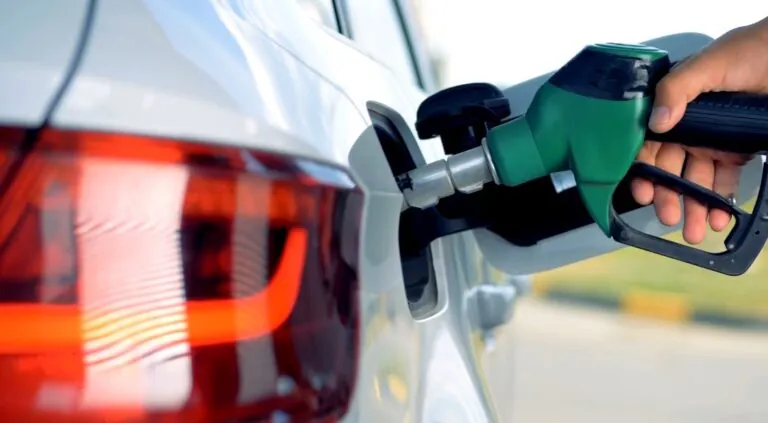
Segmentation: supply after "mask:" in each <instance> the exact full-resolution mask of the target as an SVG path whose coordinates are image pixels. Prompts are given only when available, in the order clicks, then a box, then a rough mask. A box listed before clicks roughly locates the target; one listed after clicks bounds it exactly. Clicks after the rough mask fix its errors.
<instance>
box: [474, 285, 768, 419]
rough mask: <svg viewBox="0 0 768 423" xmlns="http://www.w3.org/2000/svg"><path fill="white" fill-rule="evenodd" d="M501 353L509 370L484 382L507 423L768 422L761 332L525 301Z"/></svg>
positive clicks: (766, 355)
mask: <svg viewBox="0 0 768 423" xmlns="http://www.w3.org/2000/svg"><path fill="white" fill-rule="evenodd" d="M510 356H511V357H513V360H512V361H511V363H510V364H511V365H512V366H514V371H513V374H514V375H515V377H514V378H512V380H511V381H510V380H494V379H493V377H492V375H490V376H491V377H490V378H489V379H490V380H489V383H490V384H492V385H496V387H499V388H502V387H503V388H504V389H505V390H507V392H509V393H510V401H507V402H504V407H508V408H507V409H506V410H503V413H502V414H503V415H506V416H509V415H510V414H511V415H512V416H513V422H514V423H550V422H551V423H570V422H577V423H582V422H583V423H617V422H621V423H635V422H637V423H641V422H642V423H650V422H653V423H682V422H691V423H710V422H718V423H720V422H739V423H752V422H761V423H764V422H768V401H766V394H768V334H755V333H743V332H742V333H739V332H735V331H729V330H722V329H715V328H705V327H695V326H689V325H672V324H668V323H655V322H649V321H645V320H639V319H632V318H628V317H622V316H619V315H616V314H612V313H608V312H601V311H594V310H585V309H582V308H571V307H566V306H560V305H552V304H545V303H540V302H538V301H534V300H530V299H529V300H523V301H521V302H520V303H519V306H518V309H517V312H516V316H515V319H514V329H513V331H512V332H511V333H507V334H505V336H504V337H500V338H498V340H497V349H496V351H495V352H494V353H493V356H492V358H491V360H509V357H510ZM497 364H498V365H502V366H503V365H504V364H502V363H497ZM507 379H508V378H507ZM498 384H502V385H503V386H499V385H498ZM509 408H511V410H510V409H509ZM508 413H509V414H508Z"/></svg>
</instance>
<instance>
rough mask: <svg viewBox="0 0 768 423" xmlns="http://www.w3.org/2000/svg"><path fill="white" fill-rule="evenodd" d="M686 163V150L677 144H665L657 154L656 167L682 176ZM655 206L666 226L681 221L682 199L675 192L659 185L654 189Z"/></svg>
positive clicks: (657, 213)
mask: <svg viewBox="0 0 768 423" xmlns="http://www.w3.org/2000/svg"><path fill="white" fill-rule="evenodd" d="M684 163H685V150H683V148H682V147H681V146H679V145H677V144H669V143H665V144H663V145H662V146H661V147H660V148H659V152H658V153H657V154H656V163H655V165H656V167H659V168H661V169H663V170H666V171H667V172H670V173H672V174H675V175H680V174H681V172H682V170H683V164H684ZM653 192H654V195H653V204H654V206H655V208H656V215H657V216H658V217H659V220H660V221H661V222H662V223H663V224H665V225H669V226H672V225H676V224H677V223H678V222H679V221H680V199H679V196H678V194H677V193H676V192H675V191H672V190H671V189H669V188H666V187H663V186H660V185H657V186H655V187H654V189H653Z"/></svg>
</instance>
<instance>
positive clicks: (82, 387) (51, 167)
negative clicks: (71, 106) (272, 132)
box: [0, 130, 363, 423]
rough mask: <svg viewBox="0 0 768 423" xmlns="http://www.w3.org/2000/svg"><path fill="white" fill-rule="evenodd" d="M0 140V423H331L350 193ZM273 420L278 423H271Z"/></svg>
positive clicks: (344, 311) (143, 152)
mask: <svg viewBox="0 0 768 423" xmlns="http://www.w3.org/2000/svg"><path fill="white" fill-rule="evenodd" d="M22 139H23V133H21V132H19V131H14V130H0V149H1V150H0V180H1V181H2V184H0V421H8V422H25V423H30V422H38V421H40V422H52V421H62V422H145V421H152V422H177V421H178V422H201V423H203V422H240V421H262V420H265V421H272V420H270V419H274V418H276V417H278V416H283V417H287V418H288V419H286V420H285V421H323V422H325V421H336V419H337V418H338V417H339V416H340V415H342V414H344V412H345V411H346V409H347V406H348V403H349V401H350V395H351V392H352V390H353V383H354V380H355V370H356V359H357V351H358V345H357V342H358V340H357V334H358V281H357V269H356V266H357V253H358V236H359V231H358V229H359V228H358V226H359V222H360V219H361V209H362V204H363V202H362V194H361V192H360V191H359V190H358V189H356V187H355V186H354V184H353V183H352V182H351V180H350V179H349V177H348V176H347V175H346V174H345V173H344V172H343V171H341V170H339V169H336V168H334V167H330V166H326V165H322V164H318V163H310V162H306V161H302V160H299V159H292V158H286V157H280V156H276V155H268V154H263V153H259V152H253V151H248V150H244V149H241V148H230V147H221V146H210V145H202V144H195V143H183V142H178V141H175V140H167V139H163V140H160V139H150V138H142V137H136V136H129V135H115V134H104V133H82V132H79V133H78V132H64V131H56V130H46V131H43V132H41V134H40V136H39V139H38V140H37V142H36V144H35V146H34V148H32V149H31V150H30V151H27V152H24V153H25V154H22V152H23V151H22V150H20V148H21V142H22ZM276 421H284V420H279V419H278V420H276Z"/></svg>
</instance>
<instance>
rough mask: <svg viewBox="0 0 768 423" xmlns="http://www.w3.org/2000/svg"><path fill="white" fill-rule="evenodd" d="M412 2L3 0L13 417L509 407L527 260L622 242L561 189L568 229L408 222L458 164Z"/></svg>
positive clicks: (237, 416) (1, 311)
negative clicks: (437, 179)
mask: <svg viewBox="0 0 768 423" xmlns="http://www.w3.org/2000/svg"><path fill="white" fill-rule="evenodd" d="M407 6H408V4H407V1H406V0H375V1H374V0H333V1H331V0H325V1H322V0H316V1H297V0H220V1H219V0H217V1H214V0H175V1H173V0H143V1H138V0H23V1H18V0H3V1H0V21H1V22H2V23H1V24H0V33H1V34H2V42H0V136H1V138H0V140H1V141H2V149H3V150H2V151H1V152H0V177H2V181H0V184H1V185H0V187H1V188H0V189H2V192H0V194H1V195H2V197H0V239H2V244H0V245H1V248H0V321H2V322H3V323H2V326H0V375H1V376H0V377H1V378H2V379H1V380H2V383H0V420H2V421H16V422H37V421H57V420H62V421H73V422H74V421H78V422H79V421H83V422H95V421H120V422H144V421H148V422H149V421H163V422H176V421H178V422H201V423H203V422H235V421H238V422H246V421H272V422H288V421H290V422H310V421H312V422H335V421H343V422H364V423H377V422H388V423H389V422H400V421H402V422H420V423H453V422H455V423H473V422H497V421H501V422H507V421H509V419H510V410H511V407H510V406H509V404H510V401H512V402H513V401H514V395H512V393H511V392H508V390H507V386H508V384H505V381H509V380H511V379H512V378H514V372H513V369H512V367H511V366H510V364H509V362H510V360H494V361H489V357H490V356H491V355H492V354H498V353H499V351H500V350H499V349H497V350H494V349H491V348H487V345H488V343H489V342H492V341H493V339H494V336H495V337H496V339H497V343H498V339H500V338H502V337H505V336H508V333H507V332H508V331H509V329H510V327H511V324H510V323H509V317H510V316H511V315H512V313H511V310H512V306H513V304H514V301H515V300H516V298H517V297H518V296H519V294H520V293H521V292H522V291H524V290H525V289H526V286H527V285H526V284H527V281H528V277H527V276H526V275H529V274H533V273H535V272H538V271H542V270H546V269H550V268H554V267H557V266H561V265H564V264H567V263H571V262H574V261H577V260H581V259H585V258H588V257H592V256H595V255H597V254H602V253H605V252H609V251H612V250H614V249H616V248H618V247H617V245H616V244H614V243H612V242H610V241H608V240H606V239H605V238H604V237H603V236H602V235H601V234H600V232H599V231H598V230H597V229H596V228H595V227H594V226H591V225H589V222H588V221H587V220H585V219H584V216H580V217H579V213H578V212H573V213H571V212H562V210H563V207H566V208H567V209H568V210H576V208H577V207H578V202H577V201H575V200H574V199H573V198H572V196H569V195H567V193H568V192H572V190H570V191H569V190H566V191H564V192H563V193H561V194H558V193H557V192H556V190H554V189H553V188H552V184H551V183H549V182H546V181H545V182H546V183H542V184H539V185H537V187H538V188H536V189H532V188H530V187H529V188H528V191H524V192H523V193H527V194H525V195H527V196H528V197H525V196H522V197H521V201H523V202H526V203H528V202H530V204H526V205H525V207H519V208H518V210H521V212H520V213H521V214H520V215H519V217H520V218H521V219H522V218H526V217H527V218H533V217H535V216H537V215H538V216H539V217H541V216H545V215H544V214H541V213H545V212H546V210H557V213H550V214H549V215H546V216H549V217H547V219H555V220H556V221H557V222H556V224H552V223H551V222H549V221H547V220H546V219H541V218H539V219H536V220H535V221H531V222H530V223H526V224H525V225H524V226H525V227H524V228H515V227H509V225H506V226H505V225H503V222H497V223H498V224H496V225H495V226H493V225H491V226H489V227H485V226H484V227H481V228H477V229H474V230H466V231H455V230H448V229H446V230H443V229H445V227H448V226H450V224H451V222H450V221H449V220H446V219H447V217H445V216H441V215H440V213H435V212H434V211H433V212H432V213H433V214H432V216H433V218H432V219H431V220H430V219H425V220H418V219H413V218H410V217H409V218H405V217H403V216H405V215H406V214H407V213H409V212H408V211H406V212H404V213H403V212H402V211H401V206H402V204H403V198H402V195H401V193H400V191H399V189H398V186H397V184H396V182H395V176H396V175H397V174H399V173H401V172H403V171H405V170H409V169H410V168H412V167H413V166H414V165H416V166H417V165H421V164H425V163H427V162H430V161H434V160H438V159H441V158H443V157H445V152H444V149H443V146H442V144H441V140H440V139H439V138H433V139H429V140H417V137H416V131H415V126H414V124H415V121H416V116H417V109H418V107H419V105H420V104H421V102H422V101H423V100H424V99H425V98H426V97H427V95H428V94H430V93H432V92H433V91H434V90H435V88H436V87H435V83H434V81H433V80H432V78H433V77H432V75H433V74H432V72H431V71H430V69H429V61H428V60H427V56H426V54H425V50H424V45H423V43H422V41H421V39H420V38H419V37H418V36H417V32H416V31H415V30H414V19H413V16H412V14H411V12H410V8H409V7H407ZM707 40H708V38H707V37H703V36H697V35H695V34H694V35H690V34H689V35H682V36H680V37H672V38H669V39H665V40H660V41H658V43H657V45H658V46H660V47H663V48H664V47H665V46H670V51H671V52H674V53H675V54H677V55H678V56H680V55H685V54H688V53H690V52H692V51H695V50H697V49H698V48H700V47H701V46H702V45H703V43H705V42H706V41H707ZM609 41H612V40H609ZM675 43H677V44H675ZM537 81H538V82H537ZM541 81H542V79H541V78H539V79H536V80H532V81H529V82H526V83H522V84H520V85H516V86H512V87H510V88H508V89H506V90H505V94H506V95H507V97H508V98H509V99H510V100H511V101H510V104H511V110H512V112H513V113H521V112H523V111H524V110H525V106H526V104H527V101H529V99H530V96H531V94H532V93H533V91H534V90H535V87H536V86H537V83H540V82H541ZM745 185H749V184H745ZM753 185H754V184H753ZM748 188H749V187H748ZM745 189H746V188H745ZM751 189H753V190H754V186H751ZM531 196H533V197H531ZM742 198H744V197H743V196H742ZM529 206H530V207H529ZM536 207H539V208H538V209H537V208H536ZM555 208H558V209H555ZM537 210H538V211H537ZM630 215H632V216H631V219H630V220H629V221H630V222H634V224H635V226H640V227H643V228H645V229H646V230H648V231H651V232H653V233H655V234H661V233H666V232H669V231H671V230H673V229H675V228H665V227H662V226H661V225H660V224H658V222H656V220H655V218H654V216H653V213H652V210H648V209H639V210H635V211H633V212H632V213H630ZM439 225H443V226H444V227H443V229H439V228H438V229H435V228H436V227H437V226H439ZM470 226H471V225H470ZM513 226H514V225H513ZM428 231H432V232H431V235H424V233H426V232H428ZM452 231H453V232H455V233H452V234H450V235H445V236H438V235H441V234H443V233H445V234H447V233H450V232H452ZM406 236H407V237H410V238H407V237H406ZM406 238H407V239H411V240H413V239H420V240H421V241H423V242H424V244H423V245H421V244H418V245H417V244H409V243H408V242H404V241H403V239H406ZM432 238H435V239H434V240H433V239H432ZM409 242H410V241H409ZM414 242H415V241H414ZM502 271H503V272H505V273H502ZM509 275H515V276H509ZM505 339H506V338H505ZM505 351H506V350H505ZM491 363H492V364H491ZM553 406H556V404H554V405H553Z"/></svg>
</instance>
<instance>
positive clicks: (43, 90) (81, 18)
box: [0, 0, 90, 127]
mask: <svg viewBox="0 0 768 423" xmlns="http://www.w3.org/2000/svg"><path fill="white" fill-rule="evenodd" d="M89 3H90V0H24V1H3V2H0V18H2V26H0V34H2V35H1V36H0V39H2V42H0V92H2V93H20V94H19V95H2V96H0V124H3V125H19V126H27V127H37V126H39V125H41V124H42V123H43V121H44V120H45V117H46V115H47V113H48V112H49V109H50V107H51V105H52V103H53V102H54V100H55V98H56V96H57V94H58V92H59V91H60V88H61V86H62V85H63V84H64V83H65V79H66V76H67V74H68V72H69V70H70V68H71V67H72V64H73V60H74V58H75V57H76V56H77V55H78V51H77V49H78V46H79V45H80V41H81V36H82V33H83V28H84V23H85V21H86V19H87V14H88V7H89Z"/></svg>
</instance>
